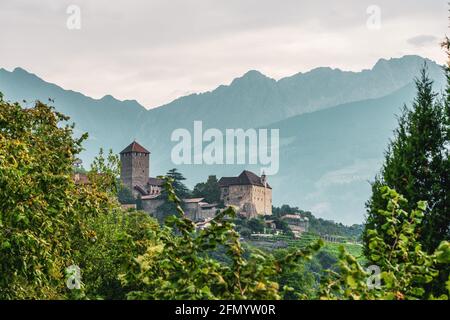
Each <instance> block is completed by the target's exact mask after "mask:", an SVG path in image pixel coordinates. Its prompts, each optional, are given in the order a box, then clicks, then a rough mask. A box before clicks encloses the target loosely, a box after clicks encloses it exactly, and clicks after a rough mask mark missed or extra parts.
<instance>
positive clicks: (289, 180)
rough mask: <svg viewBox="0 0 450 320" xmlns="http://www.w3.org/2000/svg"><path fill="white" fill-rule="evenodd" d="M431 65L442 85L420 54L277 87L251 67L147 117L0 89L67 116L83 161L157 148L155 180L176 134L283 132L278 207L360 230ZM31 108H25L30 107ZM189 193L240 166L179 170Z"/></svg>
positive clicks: (91, 102)
mask: <svg viewBox="0 0 450 320" xmlns="http://www.w3.org/2000/svg"><path fill="white" fill-rule="evenodd" d="M424 63H426V66H427V69H428V73H429V75H430V77H431V78H432V79H433V80H434V81H435V83H434V86H435V87H434V88H435V90H436V91H437V92H441V91H442V88H443V87H444V84H445V79H444V74H443V72H442V67H441V66H439V65H438V64H436V63H435V62H433V61H430V60H428V59H425V58H422V57H419V56H404V57H401V58H394V59H389V60H386V59H380V60H379V61H378V62H377V63H376V64H375V65H374V66H373V68H372V69H369V70H363V71H361V72H349V71H342V70H339V69H332V68H324V67H321V68H316V69H313V70H311V71H309V72H306V73H297V74H295V75H293V76H290V77H286V78H282V79H280V80H274V79H271V78H269V77H267V76H265V75H263V74H262V73H260V72H258V71H255V70H252V71H249V72H247V73H246V74H244V75H242V76H241V77H238V78H236V79H234V80H233V81H232V82H231V83H230V84H229V85H222V86H219V87H218V88H216V89H214V90H212V91H210V92H205V93H199V94H192V95H189V96H185V97H181V98H179V99H176V100H174V101H172V102H170V103H168V104H166V105H163V106H160V107H157V108H153V109H150V110H147V109H146V108H144V107H143V106H142V105H140V104H139V103H138V102H137V101H134V100H125V101H120V100H117V99H115V98H114V97H112V96H110V95H107V96H105V97H103V98H101V99H93V98H90V97H88V96H85V95H83V94H81V93H78V92H74V91H71V90H65V89H63V88H61V87H59V86H57V85H55V84H51V83H48V82H46V81H44V80H43V79H41V78H39V77H38V76H36V75H34V74H32V73H30V72H28V71H26V70H24V69H21V68H16V69H14V70H13V71H7V70H5V69H0V92H2V93H3V94H4V96H5V98H6V99H7V100H10V101H18V102H20V103H22V104H23V105H25V106H32V105H33V102H34V101H35V100H41V101H43V102H48V101H49V100H48V99H49V98H51V99H52V101H54V102H51V103H50V104H52V105H54V106H55V108H56V109H57V110H58V111H60V112H63V113H64V114H66V115H68V116H70V117H71V121H73V122H75V124H76V134H81V133H82V132H88V133H89V139H88V140H87V141H86V143H85V151H84V152H83V153H82V155H81V158H82V160H83V162H84V165H85V166H88V165H89V163H90V162H91V161H92V159H93V157H94V156H95V155H96V154H97V153H98V150H99V148H100V147H102V148H105V149H112V150H113V151H114V152H120V151H121V150H122V149H123V148H124V147H125V146H126V145H128V144H129V143H130V141H132V140H133V139H136V140H138V141H139V142H140V143H141V144H142V145H144V146H145V147H146V148H147V149H149V150H150V151H151V168H150V173H151V175H152V176H156V175H161V174H164V173H165V172H166V171H167V170H168V169H170V168H172V167H175V165H174V164H173V163H172V161H171V157H170V154H171V149H172V147H173V146H174V143H173V142H172V141H171V140H170V136H171V133H172V132H173V130H175V129H177V128H187V129H190V130H192V127H193V122H194V121H196V120H201V121H203V127H204V128H205V129H206V128H217V129H219V130H224V129H227V128H243V129H247V128H272V129H279V130H280V131H279V132H280V170H279V172H278V173H277V174H276V175H274V176H271V177H269V182H270V184H271V186H272V187H273V201H274V205H281V204H284V203H286V204H290V205H294V206H298V207H300V208H301V209H303V210H310V211H312V212H313V213H314V214H315V215H316V216H319V217H322V218H327V219H332V220H335V221H339V222H343V223H346V224H353V223H361V222H362V221H363V218H364V212H365V209H364V203H365V202H366V201H367V199H368V198H369V195H370V184H369V181H370V180H373V178H374V176H375V174H376V173H377V172H378V170H379V168H380V166H381V163H382V160H383V156H384V150H385V149H386V146H387V143H388V141H389V139H390V138H391V137H392V131H393V129H394V128H395V126H396V114H398V113H399V111H400V108H401V107H402V106H403V105H404V104H407V105H409V104H410V103H411V102H412V100H413V98H414V95H415V88H414V78H415V77H416V76H417V75H418V74H419V70H420V68H421V67H422V66H423V65H424ZM24 101H25V102H24ZM178 168H179V169H180V171H181V172H182V173H183V174H184V175H185V176H186V178H187V179H188V180H187V184H188V186H190V187H192V186H193V185H194V184H195V183H197V182H200V181H204V180H206V178H207V176H208V175H210V174H215V175H217V176H218V177H221V176H233V175H238V174H239V173H240V172H241V171H242V169H244V168H247V169H250V170H254V171H255V172H259V168H258V167H256V166H243V165H181V166H178Z"/></svg>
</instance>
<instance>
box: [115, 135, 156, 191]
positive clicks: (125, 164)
mask: <svg viewBox="0 0 450 320" xmlns="http://www.w3.org/2000/svg"><path fill="white" fill-rule="evenodd" d="M120 162H121V170H120V179H121V180H122V183H123V184H124V185H125V186H126V187H127V188H128V189H130V190H131V191H132V192H133V195H134V196H135V197H137V196H138V195H140V196H148V195H154V196H158V195H159V194H160V193H161V189H162V184H163V181H162V180H161V179H157V178H151V177H150V151H148V150H147V149H145V148H144V147H143V146H141V145H140V144H139V143H137V142H136V141H133V142H132V143H131V144H130V145H129V146H128V147H126V148H125V149H123V150H122V152H120Z"/></svg>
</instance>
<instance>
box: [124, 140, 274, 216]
mask: <svg viewBox="0 0 450 320" xmlns="http://www.w3.org/2000/svg"><path fill="white" fill-rule="evenodd" d="M120 161H121V173H120V179H121V181H122V183H123V184H124V185H125V186H126V187H127V188H128V189H130V190H131V191H132V193H133V195H134V196H135V197H136V198H137V197H140V198H141V200H142V207H143V209H144V210H145V211H147V212H149V213H151V214H153V213H155V212H156V209H157V208H158V207H159V206H160V205H161V204H162V203H163V200H161V199H159V198H158V196H159V195H160V194H161V191H162V186H163V182H164V181H163V180H162V179H158V178H152V177H150V151H148V150H147V149H145V148H144V147H143V146H141V145H140V144H139V143H137V142H136V141H133V142H132V143H131V144H130V145H128V146H127V147H126V148H125V149H123V150H122V151H121V152H120ZM219 187H220V190H221V196H220V198H221V200H222V201H223V202H224V204H225V206H234V207H236V208H237V209H238V212H239V213H240V214H241V215H243V216H246V217H255V216H258V215H271V214H272V188H271V187H270V185H269V184H268V183H267V177H266V176H265V175H264V174H263V175H262V176H261V177H259V176H257V175H256V174H254V173H253V172H250V171H247V170H244V171H243V172H242V173H241V174H240V175H239V176H237V177H223V178H221V179H220V180H219ZM183 202H184V204H185V206H186V214H187V215H188V216H189V217H190V218H191V219H192V220H194V221H195V220H197V221H198V220H204V219H207V218H211V217H213V216H214V215H215V213H216V212H217V207H216V206H217V204H209V203H206V202H205V201H204V199H203V198H195V199H183Z"/></svg>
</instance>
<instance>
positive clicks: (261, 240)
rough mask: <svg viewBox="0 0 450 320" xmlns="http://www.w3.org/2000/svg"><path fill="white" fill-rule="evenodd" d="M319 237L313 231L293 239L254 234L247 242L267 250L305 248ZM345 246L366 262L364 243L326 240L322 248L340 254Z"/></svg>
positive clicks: (336, 254)
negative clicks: (340, 248)
mask: <svg viewBox="0 0 450 320" xmlns="http://www.w3.org/2000/svg"><path fill="white" fill-rule="evenodd" d="M318 239H319V236H318V235H316V234H313V233H304V234H303V235H302V236H301V238H299V239H293V238H290V237H288V236H283V235H278V236H274V237H270V238H269V237H267V238H266V237H258V236H254V237H252V239H250V240H247V241H246V242H247V243H248V244H250V245H252V246H255V247H259V248H262V249H266V250H269V251H270V250H274V249H281V248H286V249H287V248H304V247H306V246H307V245H308V244H310V243H312V242H313V241H316V240H318ZM340 246H344V247H345V249H346V250H347V251H348V252H350V253H351V254H352V255H353V256H354V257H356V258H358V260H359V261H360V262H364V260H365V258H364V256H363V252H362V245H361V244H358V243H350V242H344V243H334V242H327V241H326V242H325V246H324V247H323V248H322V249H321V250H324V251H327V252H329V253H331V254H333V255H334V256H336V257H337V256H338V255H339V247H340Z"/></svg>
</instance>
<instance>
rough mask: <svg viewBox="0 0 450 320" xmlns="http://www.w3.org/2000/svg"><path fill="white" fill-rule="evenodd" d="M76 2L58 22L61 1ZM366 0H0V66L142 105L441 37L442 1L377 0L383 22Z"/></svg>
mask: <svg viewBox="0 0 450 320" xmlns="http://www.w3.org/2000/svg"><path fill="white" fill-rule="evenodd" d="M72 4H75V5H78V6H79V7H80V9H81V29H80V30H68V29H67V27H66V20H67V18H68V14H67V13H66V9H67V7H68V6H69V5H72ZM371 4H373V1H372V0H347V1H333V0H323V1H315V2H313V1H298V0H284V1H281V2H280V1H274V0H245V1H242V0H215V1H211V0H196V1H185V0H170V1H167V0H116V1H108V0H96V1H92V0H60V1H54V0H41V1H38V2H37V1H30V0H1V1H0V38H1V39H2V49H1V50H0V63H1V65H0V67H4V68H7V69H10V70H11V69H14V67H17V66H20V67H23V68H25V69H27V70H28V71H30V72H33V73H35V74H37V75H39V76H40V77H42V78H44V79H45V80H47V81H49V82H53V83H56V84H58V85H61V86H63V87H64V88H67V89H73V90H76V91H81V92H83V93H85V94H87V95H89V96H92V97H94V98H101V97H103V96H105V95H107V94H111V95H113V96H114V97H116V98H118V99H121V100H124V99H130V100H131V99H136V100H138V101H139V102H140V103H142V104H143V105H145V106H146V107H148V108H150V107H156V106H159V105H162V104H164V103H168V102H170V101H171V100H172V99H175V98H177V97H179V96H180V95H183V94H184V92H203V91H208V90H212V89H214V88H215V87H217V86H218V85H220V84H227V83H230V82H231V81H232V80H233V78H236V77H238V76H240V75H242V74H244V73H245V72H247V71H248V70H252V69H256V70H259V71H261V72H263V73H264V74H266V75H268V76H269V77H272V78H277V79H279V78H281V77H284V76H288V75H292V74H295V73H298V72H305V71H308V70H310V69H312V68H314V67H318V66H330V67H337V68H340V69H343V70H353V71H357V70H361V69H366V68H370V67H372V66H373V64H375V62H376V61H377V60H378V59H379V58H381V57H383V58H390V57H398V56H402V55H405V54H418V55H423V56H426V57H428V58H431V59H433V60H436V61H438V62H440V63H441V62H443V61H445V55H443V54H442V50H441V49H440V48H439V46H438V45H436V46H435V47H433V46H425V47H418V46H408V44H407V43H405V40H404V39H411V38H414V37H416V36H417V35H418V34H421V33H422V34H426V35H435V36H436V37H440V36H444V35H445V33H446V32H447V3H446V0H442V1H441V0H439V1H438V0H436V1H423V0H410V1H408V5H407V6H405V5H404V3H403V2H401V1H390V0H378V1H377V5H378V6H379V7H380V10H381V11H380V12H381V28H380V29H379V30H377V31H373V30H369V29H368V28H367V26H366V22H367V19H368V18H369V16H368V14H367V8H368V7H369V6H370V5H371Z"/></svg>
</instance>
